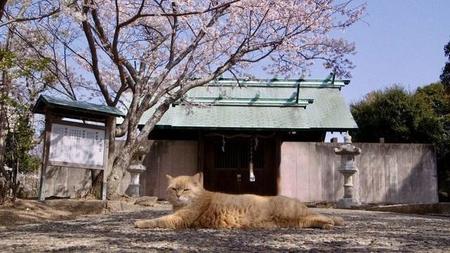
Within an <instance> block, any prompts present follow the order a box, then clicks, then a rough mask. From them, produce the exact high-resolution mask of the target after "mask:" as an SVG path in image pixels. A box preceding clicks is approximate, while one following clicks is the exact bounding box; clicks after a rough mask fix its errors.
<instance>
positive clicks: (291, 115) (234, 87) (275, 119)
mask: <svg viewBox="0 0 450 253" xmlns="http://www.w3.org/2000/svg"><path fill="white" fill-rule="evenodd" d="M348 83H349V81H348V80H335V81H331V80H302V79H301V80H274V79H273V80H241V81H239V83H238V82H237V81H236V80H234V79H219V80H217V81H214V82H212V83H210V84H209V85H207V86H202V87H197V88H194V89H192V90H190V91H189V92H188V93H187V94H186V96H185V97H184V98H183V99H182V100H180V101H177V102H176V103H174V104H173V106H172V107H171V108H170V109H169V110H168V111H167V112H166V113H165V114H164V116H163V117H162V119H161V120H160V122H159V123H158V124H157V126H156V127H158V128H191V129H192V128H201V129H205V128H206V129H207V128H209V129H261V130H268V129H277V130H307V129H324V130H343V129H354V128H357V125H356V122H355V121H354V119H353V117H352V115H351V113H350V109H349V107H348V105H346V103H345V101H344V98H343V96H342V95H341V92H340V90H341V88H342V87H343V86H345V85H347V84H348ZM297 89H298V90H299V95H298V99H297ZM193 105H195V106H193ZM152 112H153V110H149V111H147V112H146V113H144V115H143V116H142V118H141V120H140V124H144V123H145V122H146V121H147V120H148V118H149V117H150V116H151V114H152Z"/></svg>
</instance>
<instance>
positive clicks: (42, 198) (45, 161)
mask: <svg viewBox="0 0 450 253" xmlns="http://www.w3.org/2000/svg"><path fill="white" fill-rule="evenodd" d="M51 121H52V117H51V116H50V115H49V114H48V113H46V114H45V130H44V131H45V132H44V150H43V152H42V165H41V177H40V181H39V195H38V197H39V201H45V179H46V175H45V174H46V173H47V165H48V155H49V151H50V131H51V127H52V122H51Z"/></svg>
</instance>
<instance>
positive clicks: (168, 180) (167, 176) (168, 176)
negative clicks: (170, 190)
mask: <svg viewBox="0 0 450 253" xmlns="http://www.w3.org/2000/svg"><path fill="white" fill-rule="evenodd" d="M166 178H167V182H169V184H170V182H172V180H173V177H172V176H171V175H169V174H166Z"/></svg>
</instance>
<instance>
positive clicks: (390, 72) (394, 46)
mask: <svg viewBox="0 0 450 253" xmlns="http://www.w3.org/2000/svg"><path fill="white" fill-rule="evenodd" d="M364 2H366V3H367V11H366V15H365V17H364V18H363V20H362V21H360V22H359V23H357V24H355V25H354V26H352V27H350V28H349V29H348V30H347V31H346V32H345V33H343V35H342V36H343V37H344V38H345V39H347V40H349V41H353V42H355V45H356V50H357V52H356V55H354V56H351V59H352V61H353V63H354V64H355V65H356V67H355V69H353V70H352V79H351V83H350V85H349V86H347V87H345V88H344V90H343V94H344V96H345V98H346V100H347V102H348V103H351V102H356V101H359V100H361V99H362V98H363V97H364V95H365V94H367V93H368V92H370V91H373V90H378V89H383V88H384V87H388V86H390V85H392V84H401V85H403V86H404V87H405V88H407V89H408V90H411V91H414V90H415V89H416V88H417V87H419V86H423V85H427V84H429V83H431V82H435V81H438V80H439V75H440V74H441V72H442V68H443V67H444V64H445V62H446V58H445V56H444V45H445V44H447V42H448V41H450V0H368V1H359V0H357V1H356V3H364ZM328 73H329V71H325V70H313V71H312V73H311V77H312V78H321V77H326V76H327V74H328Z"/></svg>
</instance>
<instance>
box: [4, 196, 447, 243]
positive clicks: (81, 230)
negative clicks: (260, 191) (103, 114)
mask: <svg viewBox="0 0 450 253" xmlns="http://www.w3.org/2000/svg"><path fill="white" fill-rule="evenodd" d="M169 210H170V206H168V205H164V204H163V205H160V204H158V205H156V206H154V207H150V208H149V207H146V209H145V210H141V211H133V212H108V213H102V214H93V215H87V216H82V217H78V218H76V219H73V220H59V221H54V220H49V221H45V222H42V223H35V224H24V225H14V226H0V251H1V252H233V251H235V252H275V251H281V252H301V251H308V252H322V251H328V252H420V251H422V252H450V217H448V216H447V217H446V216H429V215H428V216H427V215H411V214H398V213H388V212H376V211H361V210H339V209H317V210H318V211H319V212H321V213H328V214H333V215H340V216H342V217H343V218H344V219H345V220H346V221H347V224H346V225H345V226H343V227H336V228H334V229H332V230H319V229H271V230H214V229H197V230H177V231H173V230H164V229H152V230H137V229H135V228H134V227H133V222H134V221H135V220H136V219H141V218H151V217H158V216H161V215H164V214H166V213H168V212H169ZM2 218H4V217H2Z"/></svg>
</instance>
